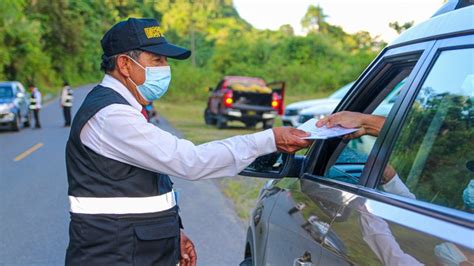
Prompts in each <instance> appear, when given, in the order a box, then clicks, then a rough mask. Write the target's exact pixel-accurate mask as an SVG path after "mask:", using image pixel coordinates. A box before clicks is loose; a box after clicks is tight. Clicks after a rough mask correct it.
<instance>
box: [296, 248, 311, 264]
mask: <svg viewBox="0 0 474 266" xmlns="http://www.w3.org/2000/svg"><path fill="white" fill-rule="evenodd" d="M293 266H314V264H313V262H312V261H311V253H309V251H305V253H304V254H303V256H301V257H299V258H296V259H295V260H294V262H293Z"/></svg>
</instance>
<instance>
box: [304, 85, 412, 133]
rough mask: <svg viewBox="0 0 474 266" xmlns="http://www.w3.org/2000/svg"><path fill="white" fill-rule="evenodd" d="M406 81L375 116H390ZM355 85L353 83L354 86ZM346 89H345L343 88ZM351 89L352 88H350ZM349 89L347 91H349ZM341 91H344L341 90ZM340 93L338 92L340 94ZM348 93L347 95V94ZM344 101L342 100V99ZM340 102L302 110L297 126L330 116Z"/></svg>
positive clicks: (376, 110) (380, 106)
mask: <svg viewBox="0 0 474 266" xmlns="http://www.w3.org/2000/svg"><path fill="white" fill-rule="evenodd" d="M404 83H405V80H402V81H401V82H400V83H399V84H398V85H397V86H396V88H395V89H394V91H393V92H392V93H391V94H390V95H389V96H388V97H387V99H385V100H384V101H383V102H382V104H380V105H379V106H378V107H377V109H375V110H374V114H380V115H384V116H386V115H388V112H389V111H390V109H392V106H393V103H395V100H396V97H397V96H398V94H399V93H400V89H401V88H402V87H403V85H404ZM352 84H353V83H351V86H352ZM346 86H347V85H346ZM343 88H344V87H343ZM349 88H350V87H349ZM349 88H348V89H347V91H348V90H349ZM339 91H342V89H341V90H339ZM339 91H338V92H339ZM347 91H346V93H347ZM341 99H342V98H341ZM339 102H340V100H339V101H332V102H329V101H328V102H326V103H324V104H318V105H315V106H313V107H309V108H306V109H303V110H301V112H300V115H299V116H298V122H297V126H299V125H301V124H303V123H304V122H306V121H308V120H310V119H311V118H316V119H322V118H324V117H326V116H328V115H329V114H331V113H332V112H333V111H334V109H336V107H337V105H338V104H339Z"/></svg>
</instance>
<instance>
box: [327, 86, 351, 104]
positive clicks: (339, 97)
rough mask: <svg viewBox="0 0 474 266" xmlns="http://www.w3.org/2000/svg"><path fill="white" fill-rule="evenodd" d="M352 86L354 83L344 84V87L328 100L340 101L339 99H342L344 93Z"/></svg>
mask: <svg viewBox="0 0 474 266" xmlns="http://www.w3.org/2000/svg"><path fill="white" fill-rule="evenodd" d="M352 85H354V82H351V83H349V84H346V85H345V86H343V87H342V88H340V89H338V90H337V91H336V92H334V93H333V94H331V96H329V99H336V100H340V99H342V98H344V95H346V93H347V92H348V91H349V89H350V88H351V87H352Z"/></svg>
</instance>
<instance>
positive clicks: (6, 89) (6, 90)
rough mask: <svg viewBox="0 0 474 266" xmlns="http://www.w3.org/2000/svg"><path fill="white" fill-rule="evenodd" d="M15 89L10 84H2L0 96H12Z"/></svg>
mask: <svg viewBox="0 0 474 266" xmlns="http://www.w3.org/2000/svg"><path fill="white" fill-rule="evenodd" d="M12 97H13V90H12V87H10V86H0V98H12Z"/></svg>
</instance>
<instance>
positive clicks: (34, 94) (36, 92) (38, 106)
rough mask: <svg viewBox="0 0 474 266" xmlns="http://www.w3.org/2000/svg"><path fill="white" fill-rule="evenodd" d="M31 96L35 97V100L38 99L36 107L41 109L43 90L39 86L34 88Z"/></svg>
mask: <svg viewBox="0 0 474 266" xmlns="http://www.w3.org/2000/svg"><path fill="white" fill-rule="evenodd" d="M31 97H33V98H35V100H36V104H35V106H36V109H41V98H42V96H41V92H40V91H39V90H38V88H36V87H35V88H34V89H33V93H32V95H31Z"/></svg>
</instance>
